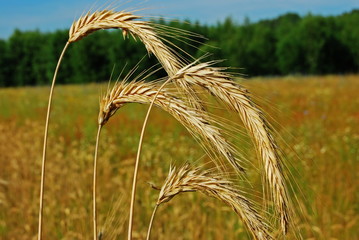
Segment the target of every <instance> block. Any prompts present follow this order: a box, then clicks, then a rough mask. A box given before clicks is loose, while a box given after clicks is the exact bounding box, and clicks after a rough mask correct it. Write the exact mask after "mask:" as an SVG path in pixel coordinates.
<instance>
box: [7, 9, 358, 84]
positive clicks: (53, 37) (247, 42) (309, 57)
mask: <svg viewBox="0 0 359 240" xmlns="http://www.w3.org/2000/svg"><path fill="white" fill-rule="evenodd" d="M158 23H159V24H165V25H167V26H169V27H175V28H180V29H184V30H186V31H189V32H193V33H194V35H193V36H186V35H183V36H182V38H181V36H177V37H176V39H175V40H173V39H171V41H173V42H174V43H175V44H176V45H177V46H178V47H179V49H181V50H183V55H184V56H185V54H186V53H188V54H190V55H191V56H193V57H194V58H200V57H203V56H205V58H204V60H206V61H207V60H211V59H212V58H213V59H223V61H222V62H220V63H219V65H222V66H229V67H231V68H233V69H234V71H235V72H238V73H240V74H243V75H244V76H246V77H247V78H250V77H253V76H282V75H324V74H346V73H358V72H359V28H358V27H357V26H359V10H353V11H351V12H349V13H343V14H341V15H338V16H326V17H324V16H317V15H313V14H307V15H305V16H300V15H298V14H295V13H287V14H284V15H281V16H279V17H277V18H274V19H270V20H262V21H258V22H251V21H250V20H249V19H248V18H247V19H245V20H244V21H243V22H242V23H237V22H235V21H234V20H233V19H231V18H227V19H226V20H225V21H223V22H218V23H217V24H215V25H202V24H200V23H199V22H190V21H165V20H157V22H154V24H158ZM188 37H190V38H191V40H188V39H187V38H188ZM67 39H68V30H57V31H55V32H46V33H44V32H40V31H38V30H35V31H20V30H15V31H14V33H13V34H12V35H11V36H10V37H9V38H8V39H0V87H9V86H25V85H26V86H33V85H44V84H48V83H49V82H50V80H51V79H52V75H53V71H54V68H55V65H56V62H57V59H58V57H59V55H60V52H61V50H62V48H63V46H64V45H65V43H66V41H67ZM214 46H215V47H214ZM208 52H209V53H211V55H208V54H207V55H206V53H208ZM146 55H148V54H147V51H146V49H145V47H143V44H141V43H139V42H138V41H137V42H136V41H135V40H134V39H132V38H131V40H130V41H129V40H126V41H125V40H123V37H122V33H121V32H120V31H99V32H97V33H95V34H93V35H92V36H90V37H88V38H86V39H84V40H83V41H81V42H79V43H78V44H76V45H74V46H71V47H70V49H69V50H68V52H67V53H66V55H65V58H64V61H63V63H62V66H61V74H60V75H59V76H58V82H59V83H63V84H66V83H85V82H102V81H108V80H109V79H110V77H111V75H113V76H114V77H113V78H116V77H117V76H119V73H120V72H121V71H122V70H124V72H125V73H126V72H128V71H129V70H130V69H132V68H133V67H135V66H136V64H138V62H139V61H141V59H143V58H144V57H145V56H146ZM185 57H186V56H185ZM156 64H157V61H156V59H155V58H154V57H153V56H151V57H150V58H149V60H147V58H145V60H142V63H141V64H140V65H141V69H139V70H144V69H150V68H151V67H153V66H155V65H156ZM163 74H164V73H163V72H161V71H159V72H157V73H156V75H154V77H161V76H163Z"/></svg>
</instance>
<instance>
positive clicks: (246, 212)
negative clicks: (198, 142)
mask: <svg viewBox="0 0 359 240" xmlns="http://www.w3.org/2000/svg"><path fill="white" fill-rule="evenodd" d="M195 191H199V192H201V193H204V194H206V195H208V196H211V197H214V198H216V199H219V200H221V201H222V202H223V203H225V204H227V205H228V206H230V207H231V208H232V209H233V211H234V212H236V213H237V214H238V216H239V217H240V218H241V220H242V221H243V223H244V224H245V225H246V227H247V228H248V230H249V231H250V232H251V234H252V235H253V237H254V238H255V239H258V240H271V239H273V237H272V236H271V235H270V233H269V231H268V225H267V224H265V222H264V219H263V218H262V217H261V215H260V214H259V213H258V212H257V211H256V210H255V208H254V207H253V204H252V203H251V202H250V201H249V200H248V199H246V198H245V197H244V196H242V194H241V192H240V191H239V190H238V189H236V188H235V187H234V185H233V183H232V182H231V181H229V180H226V179H224V178H222V177H220V176H218V174H214V173H213V172H210V171H201V170H200V169H199V168H191V167H190V166H189V165H188V164H186V165H185V166H184V167H182V168H180V169H178V170H177V169H176V168H175V167H173V168H170V171H169V175H168V176H167V178H166V180H165V182H164V184H163V186H162V188H161V191H160V194H159V197H158V200H157V203H156V208H155V210H154V213H155V211H157V207H158V206H159V205H160V204H162V203H165V202H168V201H170V200H171V199H172V198H173V197H174V196H176V195H178V194H180V193H182V192H195ZM153 219H154V214H152V217H151V222H150V225H149V228H150V227H152V223H153ZM150 232H151V230H150V229H149V230H148V233H149V234H150ZM149 234H148V236H147V239H149Z"/></svg>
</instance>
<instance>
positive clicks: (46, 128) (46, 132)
mask: <svg viewBox="0 0 359 240" xmlns="http://www.w3.org/2000/svg"><path fill="white" fill-rule="evenodd" d="M69 44H70V43H69V42H67V43H66V45H65V47H64V49H63V50H62V53H61V55H60V58H59V61H58V62H57V66H56V69H55V73H54V77H53V79H52V84H51V88H50V94H49V102H48V105H47V114H46V123H45V133H44V146H43V151H42V163H41V182H40V205H39V226H38V238H37V239H38V240H41V238H42V214H43V200H44V184H45V169H46V150H47V135H48V130H49V121H50V112H51V103H52V96H53V93H54V88H55V82H56V77H57V72H58V70H59V68H60V64H61V61H62V58H63V56H64V54H65V52H66V49H67V47H68V46H69Z"/></svg>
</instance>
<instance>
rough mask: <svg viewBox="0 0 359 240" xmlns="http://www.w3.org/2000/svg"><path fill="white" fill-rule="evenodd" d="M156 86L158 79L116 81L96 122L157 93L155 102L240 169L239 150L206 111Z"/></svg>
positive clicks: (102, 120)
mask: <svg viewBox="0 0 359 240" xmlns="http://www.w3.org/2000/svg"><path fill="white" fill-rule="evenodd" d="M158 90H159V87H158V84H157V82H154V83H148V82H144V81H139V82H136V81H132V82H127V83H125V82H121V83H119V84H117V85H115V86H114V87H113V88H112V90H111V91H110V92H109V93H108V94H107V96H105V97H104V98H103V100H102V102H101V104H100V113H99V124H100V125H103V124H105V123H106V122H107V121H108V120H109V118H110V117H111V116H112V115H113V114H114V113H115V112H116V111H117V110H118V109H119V108H121V107H122V106H123V105H124V104H127V103H142V104H150V103H151V102H152V101H153V99H154V97H155V95H156V94H157V97H156V99H154V104H155V106H157V107H159V108H161V109H163V110H164V111H166V112H168V113H169V114H171V115H172V116H173V117H174V118H175V119H176V120H178V121H179V122H180V123H181V124H182V125H183V126H184V127H186V128H187V130H188V131H189V132H190V133H191V134H193V135H194V136H195V137H196V138H198V139H201V140H203V141H204V142H205V145H207V146H209V148H208V149H214V150H213V151H215V152H217V153H218V154H219V155H221V156H223V157H224V158H225V159H227V160H228V162H229V163H230V164H231V165H232V166H233V167H234V168H235V169H236V170H238V171H240V172H242V171H243V168H242V167H241V166H240V164H239V160H238V159H237V158H236V156H237V155H238V153H237V152H236V151H235V149H234V148H233V147H232V146H231V145H230V143H229V142H227V140H226V139H225V138H224V137H223V136H222V133H221V130H220V129H219V128H217V127H215V126H213V125H212V124H211V119H209V117H208V115H206V113H205V112H203V111H199V110H197V109H194V108H191V107H189V106H188V105H187V104H186V102H184V101H183V100H181V99H180V98H178V97H175V96H173V95H172V94H170V93H169V92H168V91H169V90H167V89H166V88H164V89H162V91H161V92H159V93H158ZM208 149H205V150H208ZM219 164H222V163H219ZM217 165H218V163H217Z"/></svg>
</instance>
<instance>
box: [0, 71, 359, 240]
mask: <svg viewBox="0 0 359 240" xmlns="http://www.w3.org/2000/svg"><path fill="white" fill-rule="evenodd" d="M243 84H245V86H246V88H248V89H249V90H251V92H254V94H255V95H256V96H262V98H264V99H266V100H268V101H270V106H269V105H266V104H264V102H263V101H261V105H262V106H263V108H264V110H265V112H267V113H268V115H270V116H274V117H275V118H276V119H277V120H278V122H279V123H280V124H277V123H275V128H276V129H277V131H278V133H277V134H278V135H280V136H281V137H282V138H283V139H284V141H285V142H286V143H287V144H288V145H290V146H292V148H294V149H295V151H294V150H293V149H291V148H284V149H283V151H284V153H285V155H286V156H287V159H286V162H290V163H291V165H288V166H287V167H288V168H290V169H291V172H293V174H294V177H295V179H296V184H298V185H299V186H300V188H301V191H299V190H297V188H296V184H294V182H292V184H293V185H294V188H295V189H294V191H295V192H296V194H297V196H298V198H299V201H298V204H297V205H296V208H298V207H301V208H302V209H303V214H302V215H303V216H302V217H298V216H296V217H295V218H294V219H293V222H294V224H295V225H296V226H297V227H298V228H299V230H300V232H301V234H302V236H303V239H320V240H326V239H343V240H352V239H358V238H359V235H358V231H357V229H358V228H359V218H358V216H359V212H358V209H357V207H356V206H357V204H356V203H357V202H358V195H357V193H358V192H359V185H358V183H357V172H358V171H359V169H358V164H357V162H358V156H359V155H358V149H359V148H358V146H359V135H358V132H359V129H358V126H359V113H358V109H359V101H358V99H357V98H356V95H357V92H358V91H359V85H358V76H325V77H296V78H294V77H292V78H281V79H265V80H263V79H259V80H254V81H247V82H246V83H243ZM100 87H101V86H99V85H83V86H59V87H58V89H57V97H56V99H55V104H54V109H53V110H54V111H53V117H54V118H53V119H54V120H53V125H52V126H53V127H52V128H51V129H50V134H49V141H50V142H49V144H51V146H52V147H51V148H50V149H49V159H51V161H49V164H48V172H47V176H48V179H47V183H46V189H47V192H46V196H45V207H46V208H45V211H44V221H46V228H44V239H79V240H83V239H89V238H91V235H92V231H91V229H92V226H91V223H90V221H88V219H90V218H91V197H92V196H91V187H92V161H93V156H92V153H93V151H94V138H95V133H96V128H97V118H96V117H95V116H96V114H97V113H98V111H97V109H96V106H98V93H99V90H98V89H99V88H100ZM103 87H104V88H105V86H103ZM46 89H47V88H43V87H40V88H15V89H1V90H0V166H1V167H0V179H1V180H2V181H1V182H6V184H2V183H0V239H4V240H8V239H20V240H27V239H33V237H34V235H35V234H34V233H36V230H37V229H36V225H37V224H36V221H34V219H35V218H36V213H37V210H38V199H37V196H38V191H39V188H38V181H39V172H40V168H41V166H40V163H39V161H38V160H39V158H40V150H41V139H42V137H43V122H44V119H43V116H44V114H45V111H46V106H45V102H46V99H47V96H46V94H47V93H46ZM268 89H271V91H268ZM339 96H340V97H339ZM84 99H86V101H84ZM273 105H275V106H276V107H273ZM68 106H72V107H71V108H69V107H68ZM145 112H146V106H143V105H140V104H136V105H132V106H131V107H130V106H124V107H123V109H121V114H118V115H116V116H114V117H112V119H111V121H109V122H108V123H107V124H106V128H105V129H104V130H103V132H102V142H101V146H100V153H101V154H100V159H99V160H100V161H99V162H100V164H99V169H98V178H99V179H98V180H99V186H100V188H99V191H98V206H99V225H100V226H103V225H104V223H105V220H106V219H109V218H110V216H111V214H110V216H109V215H108V212H109V209H111V208H113V207H112V205H113V204H112V203H113V201H112V199H113V198H115V199H117V197H118V195H122V196H123V198H122V199H123V201H122V203H123V206H122V207H121V210H120V211H119V214H118V215H117V216H116V218H117V219H115V220H114V224H106V226H107V227H105V228H104V229H103V228H102V227H100V229H101V231H103V234H104V237H105V236H106V235H112V232H113V231H116V230H118V231H117V233H116V236H117V238H118V239H124V238H125V237H126V226H124V225H125V224H124V223H123V222H124V219H120V218H125V219H127V214H128V212H127V211H128V208H127V207H128V205H129V199H128V195H127V194H124V193H128V192H129V190H130V186H131V175H132V171H133V164H134V158H135V156H136V148H137V142H138V132H139V130H140V129H141V125H142V119H143V117H144V114H145ZM218 113H219V110H218ZM222 114H224V116H227V115H226V113H225V111H223V112H222ZM151 119H152V123H151V124H150V125H149V126H148V130H147V134H148V135H147V138H146V139H147V141H145V145H144V149H143V155H142V158H143V159H142V160H143V161H142V162H143V164H141V169H140V171H141V174H140V175H139V185H138V187H139V189H138V201H137V204H138V211H136V215H135V219H134V222H135V224H136V229H135V232H134V239H145V235H146V230H147V227H148V221H149V218H150V216H151V212H152V211H151V210H152V209H151V207H153V204H154V203H155V202H156V200H157V198H158V193H157V192H156V191H153V190H151V189H149V187H148V185H147V184H146V183H147V182H149V181H151V182H154V183H161V182H163V181H164V179H165V178H166V176H167V174H168V166H164V164H163V163H164V162H168V160H172V159H176V161H177V162H176V165H180V164H182V163H183V161H182V160H189V161H190V162H192V161H194V160H196V159H198V158H200V157H201V156H202V155H203V154H204V152H203V151H202V150H201V149H200V148H199V147H198V146H197V145H196V144H195V141H194V140H193V138H192V137H191V136H190V135H189V134H188V132H187V130H186V129H184V128H183V127H182V126H181V125H180V124H178V123H177V121H176V120H175V119H172V118H170V117H168V114H167V113H165V112H163V111H161V110H159V109H154V111H153V113H152V118H151ZM121 126H126V128H124V127H122V128H121V131H119V130H118V128H119V127H121ZM293 135H294V136H295V137H294V138H293ZM281 145H283V144H282V143H281ZM173 146H178V147H177V148H174V147H173ZM240 147H242V146H240ZM244 147H245V148H248V152H250V153H251V152H254V148H253V147H252V146H250V145H249V146H247V145H246V146H243V148H244ZM154 148H155V149H159V150H158V151H153V150H152V149H154ZM297 156H300V158H298V157H297ZM249 159H250V160H253V161H254V160H255V159H256V157H255V155H250V156H249ZM206 160H208V159H204V160H203V161H206ZM155 166H156V167H155ZM293 169H296V171H293ZM248 174H251V173H250V172H249V173H248ZM258 182H259V180H258ZM254 187H255V189H256V190H257V191H258V192H260V191H261V190H262V188H261V185H260V184H256V183H254ZM291 197H292V195H291ZM115 202H116V201H115ZM183 209H186V211H183ZM159 216H160V217H158V218H156V223H155V230H154V231H153V233H152V239H158V240H164V239H182V240H186V239H199V240H205V239H218V240H225V239H251V238H250V236H247V234H246V232H247V230H246V228H245V227H244V225H242V224H241V223H240V221H238V216H236V214H234V213H233V212H232V210H231V209H230V207H228V206H226V205H224V204H221V203H220V202H218V200H216V199H211V198H208V197H205V196H202V195H201V194H194V193H187V194H183V195H182V196H181V198H174V199H172V200H171V201H170V202H169V203H168V205H166V208H160V211H159ZM84 219H85V220H84ZM86 219H87V220H86ZM173 219H176V221H173ZM116 221H118V222H119V223H120V225H116V224H115V222H116ZM121 224H124V225H121ZM117 226H118V227H117ZM208 226H210V227H208ZM184 227H185V228H186V231H185V232H184V231H183V228H184ZM293 238H294V237H293V234H292V232H291V230H289V233H288V237H287V239H293ZM104 239H105V238H104Z"/></svg>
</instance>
